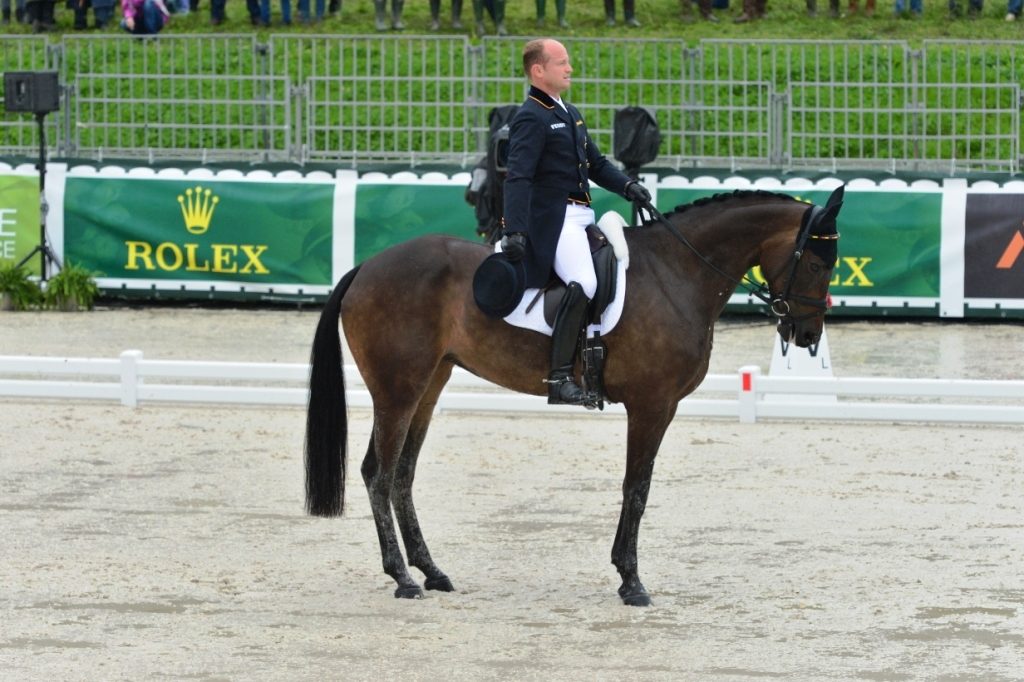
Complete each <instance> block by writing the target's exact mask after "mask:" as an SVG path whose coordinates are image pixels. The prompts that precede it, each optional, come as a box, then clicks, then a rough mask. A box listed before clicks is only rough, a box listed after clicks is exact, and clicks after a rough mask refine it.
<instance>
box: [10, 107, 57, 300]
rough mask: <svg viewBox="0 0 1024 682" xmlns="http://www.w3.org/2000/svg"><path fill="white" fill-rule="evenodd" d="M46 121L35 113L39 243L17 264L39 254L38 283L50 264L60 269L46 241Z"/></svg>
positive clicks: (38, 113)
mask: <svg viewBox="0 0 1024 682" xmlns="http://www.w3.org/2000/svg"><path fill="white" fill-rule="evenodd" d="M45 120H46V112H39V111H37V112H36V122H38V123H39V164H38V165H37V166H36V168H38V169H39V243H38V244H37V245H36V246H35V248H33V249H32V250H31V251H30V252H29V254H28V255H27V256H25V257H24V258H22V259H21V262H20V263H18V267H21V266H22V265H24V264H25V263H27V262H29V260H31V259H32V256H34V255H36V254H37V253H38V254H39V278H40V281H42V282H45V281H46V270H47V266H48V265H49V264H50V263H53V264H55V265H56V266H57V268H58V269H60V268H61V267H62V266H61V263H60V259H59V258H57V254H55V253H54V252H53V249H51V248H50V244H49V242H47V240H46V214H47V212H48V211H49V209H50V206H49V204H47V202H46V127H45V125H44V121H45Z"/></svg>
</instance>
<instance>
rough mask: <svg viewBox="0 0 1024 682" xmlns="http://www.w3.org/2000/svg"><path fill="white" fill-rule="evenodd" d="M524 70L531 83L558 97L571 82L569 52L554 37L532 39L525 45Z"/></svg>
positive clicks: (553, 96)
mask: <svg viewBox="0 0 1024 682" xmlns="http://www.w3.org/2000/svg"><path fill="white" fill-rule="evenodd" d="M523 72H524V73H525V74H526V77H527V78H529V79H530V84H531V85H533V86H534V87H537V88H540V89H541V90H543V91H544V92H546V93H547V94H549V95H551V97H552V98H558V97H560V96H561V94H562V93H563V92H565V91H566V90H568V89H569V85H570V84H571V81H570V76H571V75H572V65H570V64H569V52H568V51H567V50H566V49H565V45H562V43H560V42H558V41H557V40H554V39H552V38H538V39H537V40H531V41H530V42H528V43H526V45H525V46H523Z"/></svg>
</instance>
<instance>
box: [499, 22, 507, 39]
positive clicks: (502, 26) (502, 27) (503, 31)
mask: <svg viewBox="0 0 1024 682" xmlns="http://www.w3.org/2000/svg"><path fill="white" fill-rule="evenodd" d="M497 30H498V35H499V36H507V35H508V29H507V28H505V22H504V21H503V22H501V23H500V24H498V29H497Z"/></svg>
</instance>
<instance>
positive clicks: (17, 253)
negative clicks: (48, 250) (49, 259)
mask: <svg viewBox="0 0 1024 682" xmlns="http://www.w3.org/2000/svg"><path fill="white" fill-rule="evenodd" d="M38 245H39V179H38V178H37V177H34V176H27V175H0V266H2V265H13V264H16V263H19V262H21V261H22V260H23V259H24V258H25V257H26V256H27V255H29V254H30V253H31V252H32V249H34V248H35V247H36V246H38ZM25 268H26V270H27V271H28V272H29V273H30V274H33V275H39V259H36V258H33V259H31V260H29V262H27V263H25Z"/></svg>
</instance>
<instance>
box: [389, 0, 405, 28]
mask: <svg viewBox="0 0 1024 682" xmlns="http://www.w3.org/2000/svg"><path fill="white" fill-rule="evenodd" d="M404 7H405V0H391V28H393V29H394V30H396V31H404V30H405V22H403V21H402V9H403V8H404Z"/></svg>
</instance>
